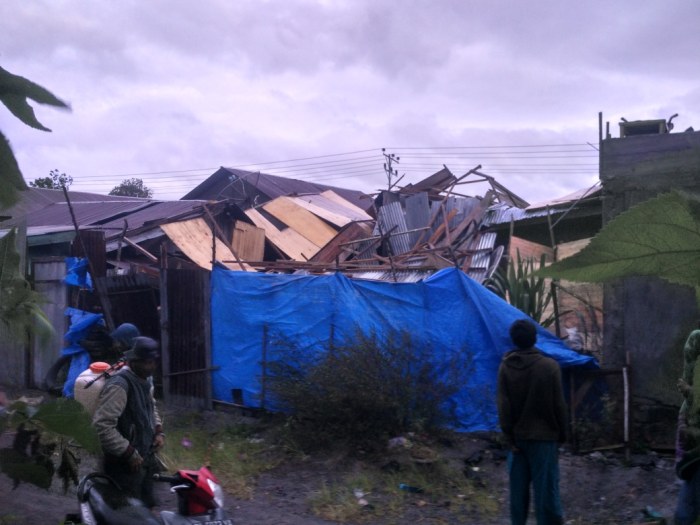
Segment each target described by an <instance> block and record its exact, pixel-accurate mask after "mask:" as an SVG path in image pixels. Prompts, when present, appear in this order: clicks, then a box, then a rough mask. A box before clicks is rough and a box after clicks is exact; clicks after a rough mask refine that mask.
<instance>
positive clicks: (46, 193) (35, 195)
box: [0, 188, 134, 226]
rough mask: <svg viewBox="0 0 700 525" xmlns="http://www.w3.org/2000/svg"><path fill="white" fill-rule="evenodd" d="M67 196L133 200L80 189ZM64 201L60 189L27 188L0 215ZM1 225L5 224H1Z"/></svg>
mask: <svg viewBox="0 0 700 525" xmlns="http://www.w3.org/2000/svg"><path fill="white" fill-rule="evenodd" d="M68 197H69V198H70V200H71V202H91V201H95V200H96V197H99V200H100V201H102V202H106V201H133V200H134V199H133V198H131V197H118V196H116V195H96V194H94V193H85V192H81V191H69V192H68ZM59 202H65V196H64V195H63V191H62V190H47V189H44V188H28V189H27V190H24V191H21V192H19V202H17V204H15V205H14V206H12V207H11V208H7V209H2V210H1V211H0V215H9V216H10V217H23V216H25V215H29V214H32V213H35V212H37V211H39V210H42V209H44V208H46V207H47V206H50V205H52V204H55V203H59ZM10 222H11V221H10ZM3 226H5V225H4V224H3Z"/></svg>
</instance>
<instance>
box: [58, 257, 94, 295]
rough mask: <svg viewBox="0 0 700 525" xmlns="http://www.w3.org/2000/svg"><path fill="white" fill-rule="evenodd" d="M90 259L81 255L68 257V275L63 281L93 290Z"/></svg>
mask: <svg viewBox="0 0 700 525" xmlns="http://www.w3.org/2000/svg"><path fill="white" fill-rule="evenodd" d="M88 267H89V265H88V260H87V259H82V258H80V257H66V277H65V278H64V279H63V281H64V282H65V283H66V284H67V285H71V286H79V287H80V288H87V289H88V290H92V278H91V277H90V272H89V271H88Z"/></svg>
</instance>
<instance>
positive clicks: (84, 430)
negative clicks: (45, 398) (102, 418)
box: [32, 398, 100, 454]
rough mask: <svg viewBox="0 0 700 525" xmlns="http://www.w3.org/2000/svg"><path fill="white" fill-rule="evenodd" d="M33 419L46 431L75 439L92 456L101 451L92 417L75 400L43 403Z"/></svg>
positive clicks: (63, 399) (61, 399) (62, 399)
mask: <svg viewBox="0 0 700 525" xmlns="http://www.w3.org/2000/svg"><path fill="white" fill-rule="evenodd" d="M32 419H33V420H34V421H37V422H40V423H41V424H42V426H43V427H44V428H45V429H46V430H49V431H51V432H54V433H56V434H61V435H63V436H67V437H69V438H72V439H74V440H75V441H77V442H78V443H79V444H80V445H81V446H82V447H83V448H84V449H86V450H87V451H88V452H90V453H92V454H96V453H98V452H99V450H100V445H99V441H98V439H97V433H96V432H95V429H94V427H93V426H92V420H91V419H90V416H89V415H88V413H87V412H86V411H85V408H84V407H83V406H82V405H81V404H80V403H78V402H77V401H76V400H74V399H65V398H60V399H57V400H55V401H50V402H48V403H42V404H41V405H39V410H38V411H37V412H36V414H34V417H33V418H32Z"/></svg>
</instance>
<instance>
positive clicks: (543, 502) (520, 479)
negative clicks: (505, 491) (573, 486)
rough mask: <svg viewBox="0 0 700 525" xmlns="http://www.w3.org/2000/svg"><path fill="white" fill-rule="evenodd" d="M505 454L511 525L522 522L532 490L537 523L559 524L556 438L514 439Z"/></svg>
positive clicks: (557, 446)
mask: <svg viewBox="0 0 700 525" xmlns="http://www.w3.org/2000/svg"><path fill="white" fill-rule="evenodd" d="M515 446H516V447H517V448H518V451H517V452H510V453H509V454H508V477H509V483H510V522H511V525H525V523H526V522H527V515H528V512H529V510H530V486H532V488H533V491H534V496H535V498H534V500H535V515H536V517H537V525H561V524H563V523H564V519H563V517H562V509H561V501H560V497H559V444H558V443H557V442H556V441H535V440H516V443H515Z"/></svg>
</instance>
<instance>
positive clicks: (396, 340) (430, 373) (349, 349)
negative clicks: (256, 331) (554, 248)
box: [266, 331, 471, 451]
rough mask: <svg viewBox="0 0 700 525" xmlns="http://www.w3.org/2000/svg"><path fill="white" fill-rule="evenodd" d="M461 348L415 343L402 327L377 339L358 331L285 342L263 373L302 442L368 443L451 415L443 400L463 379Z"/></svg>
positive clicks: (367, 446) (465, 361) (466, 364)
mask: <svg viewBox="0 0 700 525" xmlns="http://www.w3.org/2000/svg"><path fill="white" fill-rule="evenodd" d="M438 354H439V355H438ZM465 354H466V352H463V351H456V352H451V351H442V352H439V353H438V352H436V351H435V350H433V349H431V348H429V347H427V346H424V345H416V344H414V343H413V341H412V340H411V337H410V335H409V334H407V333H405V332H404V333H400V334H396V335H394V336H391V337H387V338H386V339H380V338H379V337H378V336H377V335H376V334H374V333H372V334H370V335H365V334H364V333H362V332H360V331H357V333H356V337H355V340H354V341H352V342H350V343H348V344H344V345H341V346H333V347H330V348H327V349H321V350H318V349H316V350H315V351H314V350H311V351H309V350H304V349H301V348H299V347H298V346H296V345H294V344H290V343H289V342H285V343H284V344H282V345H280V346H279V354H278V356H277V359H276V360H275V361H273V362H271V363H269V364H268V373H269V375H268V377H267V378H266V380H267V385H268V388H269V391H270V393H271V394H272V395H273V396H274V397H275V399H276V400H277V401H278V402H279V403H280V404H281V405H282V406H283V408H284V409H286V410H288V411H289V412H290V413H291V414H292V416H291V417H290V420H289V429H290V430H291V432H292V434H293V437H294V439H295V441H296V442H297V443H298V444H299V445H301V447H302V448H303V449H305V450H308V449H310V448H314V447H323V446H328V445H331V444H342V443H344V444H346V445H350V446H353V447H357V448H360V449H362V450H364V451H370V450H373V449H376V447H377V446H378V445H379V446H381V447H383V446H384V444H385V440H386V439H387V438H390V437H394V436H398V435H401V434H402V433H406V432H411V431H414V432H430V431H432V430H436V429H437V428H439V427H440V426H441V425H444V424H448V423H450V422H452V420H453V417H454V416H453V414H452V411H451V404H450V403H449V402H448V400H449V399H450V397H452V396H453V395H454V394H455V393H456V392H458V391H459V390H460V389H461V388H462V387H463V386H464V384H465V381H466V378H467V373H468V371H469V368H470V365H471V359H470V358H468V357H467V356H466V355H465Z"/></svg>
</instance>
